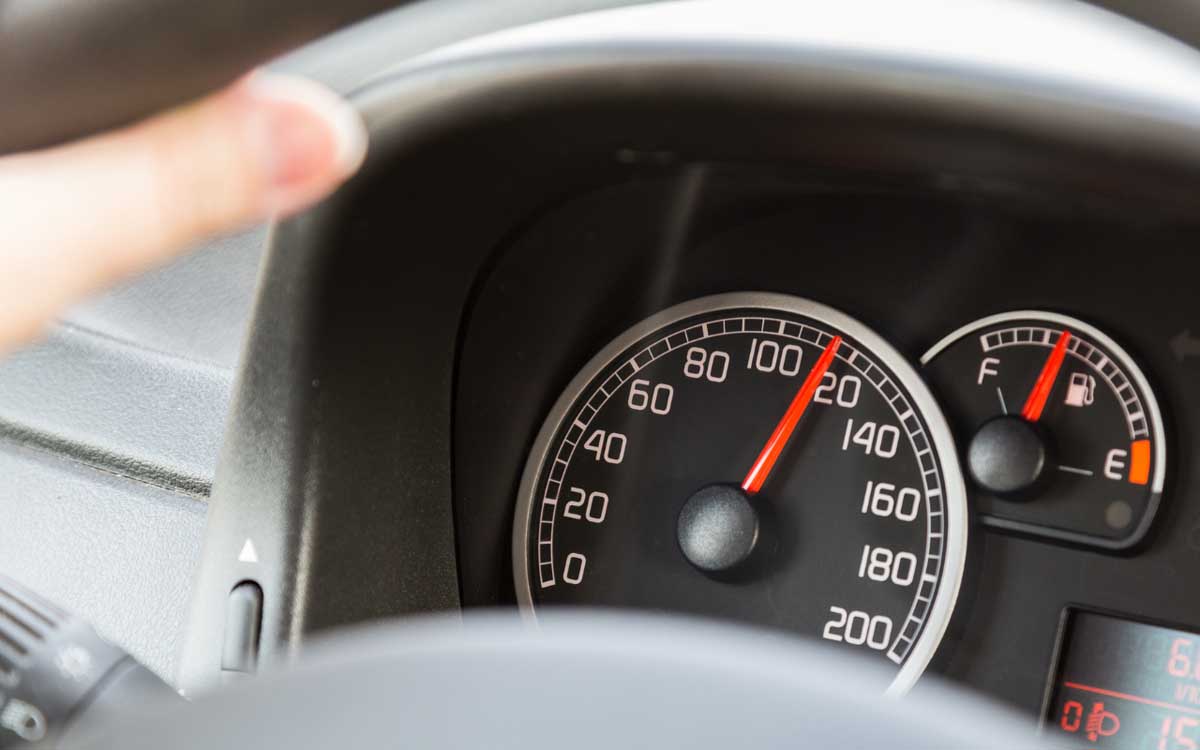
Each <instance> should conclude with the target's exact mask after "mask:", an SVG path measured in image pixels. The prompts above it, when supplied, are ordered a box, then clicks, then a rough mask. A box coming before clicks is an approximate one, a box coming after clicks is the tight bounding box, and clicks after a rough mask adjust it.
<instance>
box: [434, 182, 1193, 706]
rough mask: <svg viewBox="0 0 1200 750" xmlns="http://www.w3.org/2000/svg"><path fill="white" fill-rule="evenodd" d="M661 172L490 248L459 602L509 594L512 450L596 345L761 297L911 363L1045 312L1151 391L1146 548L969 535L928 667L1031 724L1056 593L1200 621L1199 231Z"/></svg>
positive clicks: (464, 400)
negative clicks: (1195, 339) (1191, 428)
mask: <svg viewBox="0 0 1200 750" xmlns="http://www.w3.org/2000/svg"><path fill="white" fill-rule="evenodd" d="M665 171H666V172H668V174H663V173H662V172H655V173H654V174H653V175H647V176H646V177H645V178H644V179H638V180H631V181H627V182H623V183H621V184H615V185H611V186H608V187H604V188H600V189H597V190H596V191H594V192H591V193H588V194H585V195H581V196H577V197H575V198H572V199H567V198H566V197H564V199H563V200H562V201H561V202H560V203H559V204H558V205H557V206H554V207H551V208H549V209H547V211H546V213H545V214H544V215H542V216H540V217H538V218H537V219H536V220H534V221H531V222H530V223H529V224H528V225H526V226H525V227H524V228H523V229H522V230H521V231H520V232H519V233H518V234H517V235H516V236H514V237H513V238H512V241H511V242H510V243H509V244H508V245H507V246H506V247H504V248H501V249H500V250H499V251H498V252H497V254H496V256H495V257H494V259H493V264H492V267H491V268H490V269H489V272H488V274H487V275H486V276H485V277H484V278H482V279H480V281H479V283H478V288H477V290H476V298H475V302H474V305H473V308H472V309H471V310H470V311H469V314H468V316H467V318H466V320H465V321H464V326H463V331H462V337H463V339H462V349H461V357H460V360H459V362H458V367H457V371H458V373H459V376H458V377H459V379H458V383H457V385H456V404H455V424H454V446H455V453H454V466H455V469H454V471H455V473H454V482H455V487H454V498H455V515H456V524H457V527H458V534H459V549H458V554H459V565H460V579H461V585H462V597H463V601H464V603H465V605H466V606H472V607H485V606H498V605H499V606H513V605H514V604H515V592H514V588H513V581H512V574H511V570H512V566H511V547H512V545H511V535H512V517H513V509H514V505H515V502H516V496H517V489H518V485H519V483H520V477H521V472H522V469H523V468H524V462H525V459H526V458H527V457H528V451H529V449H530V447H531V446H532V443H533V440H534V437H535V436H536V434H537V431H538V429H539V428H540V427H541V423H542V420H543V419H544V418H545V415H546V414H547V412H548V411H549V409H550V407H551V406H552V405H553V403H554V401H555V399H556V398H558V396H559V394H560V393H561V392H562V389H563V388H564V387H565V386H566V384H567V383H568V382H569V381H570V380H571V378H572V377H574V376H575V374H576V373H578V372H579V370H580V369H581V368H582V367H583V365H584V364H585V363H586V362H587V361H588V360H589V359H590V358H591V357H592V356H593V355H594V354H595V352H597V351H599V349H600V348H602V347H603V346H604V345H605V344H606V343H607V342H609V341H611V340H612V339H613V338H614V337H615V336H617V335H618V334H620V333H621V332H622V331H624V330H625V329H627V328H629V327H630V326H632V325H633V324H635V323H636V322H638V321H639V320H642V319H644V318H646V317H648V316H649V315H652V314H654V313H655V312H658V311H659V310H662V309H665V308H667V307H670V306H671V305H673V304H677V303H679V302H682V301H685V300H688V299H693V298H696V297H701V296H705V295H708V294H716V293H723V292H731V291H744V290H747V289H762V290H767V291H775V292H781V293H787V294H793V295H797V296H801V297H806V298H809V299H813V300H817V301H819V302H822V303H824V304H826V305H829V306H831V307H835V308H837V309H840V310H842V311H844V312H846V313H847V314H849V315H852V316H853V317H855V318H857V319H858V320H860V321H862V322H863V323H864V324H865V325H867V326H869V327H870V328H872V329H874V330H875V331H876V332H878V333H879V334H880V335H882V336H883V337H884V338H886V339H888V340H889V341H890V342H891V343H892V344H894V345H895V346H896V347H897V348H898V349H900V351H901V352H902V353H904V354H906V355H907V356H908V358H909V359H910V361H913V362H915V361H916V360H917V359H918V358H919V357H920V356H921V355H922V354H923V353H924V352H925V351H927V350H928V349H929V347H931V346H932V345H933V344H935V343H936V342H937V341H938V340H940V339H941V338H942V337H943V336H945V335H946V334H948V333H950V332H951V331H953V330H954V329H955V328H958V327H959V326H961V325H964V324H966V323H968V322H970V321H972V320H975V319H977V318H981V317H984V316H986V315H991V314H995V313H999V312H1006V311H1009V310H1013V309H1053V310H1055V311H1057V312H1062V313H1065V314H1069V315H1074V316H1076V317H1079V318H1081V319H1083V320H1087V321H1089V322H1091V323H1092V324H1094V325H1096V326H1097V327H1098V328H1100V329H1101V330H1104V331H1106V332H1108V333H1109V334H1111V335H1112V337H1113V338H1115V339H1116V340H1118V341H1119V342H1121V344H1122V346H1123V347H1124V348H1125V349H1126V351H1127V352H1129V354H1130V355H1131V356H1132V357H1134V358H1135V359H1136V360H1137V361H1138V362H1139V363H1140V364H1141V366H1142V369H1143V372H1144V373H1145V374H1146V376H1147V378H1148V379H1149V380H1150V384H1151V387H1152V388H1153V390H1154V391H1155V393H1156V394H1157V396H1158V400H1159V404H1160V406H1161V407H1162V411H1163V416H1164V421H1165V423H1166V433H1167V439H1168V441H1169V447H1170V460H1169V464H1170V466H1169V472H1168V475H1167V481H1166V486H1165V488H1164V500H1163V504H1162V506H1161V507H1160V510H1159V515H1158V518H1157V520H1156V522H1155V525H1154V527H1153V528H1152V529H1151V531H1150V533H1149V535H1148V536H1147V537H1146V538H1145V539H1144V540H1143V542H1142V543H1141V545H1140V546H1139V547H1138V548H1137V549H1135V550H1131V551H1129V552H1128V553H1127V555H1126V556H1116V555H1110V554H1099V553H1094V552H1088V551H1083V550H1080V549H1077V548H1072V547H1067V546H1062V545H1056V544H1047V543H1045V542H1038V541H1034V540H1030V539H1025V538H1021V537H1016V536H1011V535H1005V534H995V533H989V532H984V533H978V531H977V530H975V529H973V530H972V537H971V548H970V553H971V554H972V555H973V556H974V559H973V560H971V561H970V563H971V564H972V566H973V568H974V570H972V568H970V567H969V568H968V570H967V572H966V576H965V577H964V590H963V593H962V594H960V598H959V603H958V607H957V610H956V615H955V620H954V622H953V623H952V629H951V632H950V633H949V634H948V636H947V638H946V640H945V641H944V642H943V647H942V649H941V651H940V652H939V654H938V656H937V658H936V659H935V662H934V663H933V664H932V665H931V666H930V671H931V672H940V673H942V674H944V675H946V676H947V677H949V678H950V679H952V680H955V681H960V682H963V683H966V684H969V685H971V686H973V687H974V688H976V689H978V690H980V691H982V692H983V693H985V694H988V695H991V696H993V697H995V698H998V699H1000V700H1002V701H1004V702H1006V703H1009V704H1011V705H1013V706H1015V707H1016V708H1018V709H1020V710H1022V711H1025V712H1027V713H1028V714H1029V715H1030V716H1031V717H1032V716H1036V715H1037V714H1038V712H1039V710H1040V705H1041V699H1042V691H1043V688H1044V686H1045V681H1046V679H1047V675H1048V672H1049V670H1050V666H1051V664H1050V663H1051V656H1052V652H1053V645H1054V641H1055V635H1056V632H1057V627H1058V623H1059V620H1060V617H1061V614H1062V610H1063V608H1064V607H1065V606H1067V605H1068V604H1079V605H1086V606H1090V607H1097V608H1103V609H1106V610H1110V611H1115V612H1134V613H1137V614H1139V615H1141V616H1143V617H1147V618H1154V619H1161V620H1164V621H1169V622H1177V623H1180V624H1181V625H1188V626H1195V625H1200V598H1197V597H1194V596H1190V595H1189V593H1188V592H1187V591H1185V590H1183V589H1182V588H1181V580H1182V579H1181V576H1183V575H1185V574H1191V573H1193V572H1194V571H1195V570H1197V569H1200V496H1196V497H1194V498H1190V497H1187V496H1186V495H1185V494H1183V493H1180V492H1177V491H1175V489H1176V488H1177V487H1181V486H1186V485H1187V484H1188V482H1189V481H1190V478H1191V477H1190V474H1191V470H1190V469H1189V466H1190V465H1191V464H1192V463H1196V462H1200V454H1198V451H1197V446H1196V444H1195V442H1194V441H1193V439H1192V436H1191V434H1190V433H1189V432H1188V431H1186V430H1184V429H1182V428H1183V427H1184V426H1186V422H1185V421H1184V420H1183V419H1181V418H1174V417H1173V412H1175V413H1181V414H1185V415H1188V417H1189V418H1192V419H1196V418H1200V389H1197V388H1196V387H1195V382H1197V381H1198V380H1200V359H1188V360H1186V361H1184V362H1182V363H1181V362H1179V361H1178V360H1177V359H1176V358H1175V356H1174V354H1173V353H1172V351H1171V348H1170V346H1169V341H1170V339H1171V337H1173V336H1175V335H1177V334H1178V333H1179V332H1181V331H1183V330H1184V329H1187V328H1190V329H1191V331H1192V333H1193V334H1194V335H1200V316H1196V315H1195V314H1194V299H1195V289H1196V288H1197V287H1198V286H1200V261H1198V260H1197V259H1196V256H1195V246H1196V243H1195V238H1196V237H1197V236H1200V225H1198V226H1196V227H1192V228H1187V227H1181V226H1180V225H1178V224H1171V223H1166V222H1162V223H1160V222H1159V221H1158V220H1157V219H1156V218H1155V217H1152V216H1148V217H1146V220H1145V221H1144V222H1143V223H1141V224H1137V223H1134V222H1130V221H1129V217H1128V215H1127V214H1121V213H1119V212H1113V211H1110V210H1108V208H1107V207H1106V206H1100V207H1099V208H1097V209H1095V210H1092V209H1091V208H1089V207H1088V206H1086V205H1081V204H1080V203H1071V204H1061V203H1058V205H1061V206H1062V208H1061V210H1053V211H1052V210H1048V209H1046V208H1045V206H1046V205H1048V204H1047V203H1046V202H1044V201H1043V202H1041V204H1040V206H1039V207H1038V208H1036V209H1035V208H1034V207H1033V203H1032V202H1026V201H1024V200H1023V199H1022V197H1021V195H1020V194H1016V193H1012V192H1010V191H1004V190H999V191H997V192H995V193H992V194H985V193H980V192H976V193H975V197H970V198H968V197H962V196H961V195H958V196H956V195H954V194H950V193H942V192H938V191H937V190H934V189H931V190H929V191H927V192H920V191H917V192H915V193H912V192H910V193H908V194H906V195H900V194H899V193H890V192H888V191H887V190H886V189H882V190H881V189H880V188H879V187H878V186H879V185H880V184H881V181H880V180H879V179H877V178H875V177H873V178H872V183H871V184H872V185H873V187H872V188H871V189H860V188H859V187H857V186H856V185H854V184H847V183H845V182H836V183H835V182H830V181H828V180H826V179H825V178H824V177H823V176H822V175H819V174H802V175H794V174H787V173H785V172H781V171H777V170H771V169H762V168H733V167H729V168H726V167H720V168H695V169H688V170H679V171H671V170H665ZM911 187H912V186H911V185H906V186H905V188H906V189H910V188H911ZM959 187H961V186H959ZM1038 199H1039V200H1040V197H1039V198H1038ZM1052 203H1053V202H1052ZM1180 269H1195V275H1194V276H1188V275H1186V274H1181V273H1180V272H1179V271H1180ZM935 395H936V394H935ZM480 467H486V469H481V468H480ZM917 689H918V690H920V683H919V684H918V687H917Z"/></svg>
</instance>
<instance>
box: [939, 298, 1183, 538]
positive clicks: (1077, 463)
mask: <svg viewBox="0 0 1200 750" xmlns="http://www.w3.org/2000/svg"><path fill="white" fill-rule="evenodd" d="M921 364H922V365H923V366H924V368H925V376H926V378H927V379H928V380H929V381H930V383H931V385H932V386H933V388H934V391H935V392H936V393H937V394H938V395H939V396H941V398H942V403H943V406H944V407H945V410H946V413H947V416H948V417H949V418H950V422H951V425H952V427H953V428H954V430H955V432H956V436H957V437H958V440H959V445H960V447H961V450H962V454H963V455H962V458H963V463H964V466H965V468H966V470H967V471H966V473H967V475H968V478H969V483H970V485H971V489H972V490H973V491H974V492H973V494H974V499H975V501H976V507H977V509H978V510H979V514H980V518H981V519H982V521H983V523H985V524H987V525H989V526H993V527H997V528H1001V529H1006V530H1009V531H1014V532H1019V533H1023V534H1029V535H1035V536H1042V537H1050V538H1054V539H1059V540H1063V541H1070V542H1074V543H1079V544H1087V545H1090V546H1095V547H1101V548H1107V549H1122V548H1125V547H1129V546H1131V545H1133V544H1135V543H1137V541H1138V540H1140V539H1141V538H1142V537H1143V536H1144V535H1145V533H1146V531H1147V529H1148V528H1149V526H1150V523H1151V522H1152V520H1153V517H1154V513H1155V511H1156V510H1157V508H1158V503H1159V498H1160V496H1161V494H1162V488H1163V476H1164V472H1165V469H1166V445H1165V442H1164V440H1163V426H1162V417H1161V414H1160V412H1159V408H1158V403H1157V401H1156V400H1155V398H1154V394H1153V393H1152V392H1151V390H1150V386H1149V384H1148V383H1147V382H1146V378H1145V377H1144V376H1143V375H1142V372H1141V370H1140V369H1139V368H1138V366H1137V364H1136V363H1135V362H1134V361H1133V360H1132V359H1131V358H1130V357H1129V355H1128V354H1127V353H1126V352H1125V350H1123V349H1122V348H1121V347H1119V346H1118V345H1117V344H1116V343H1115V342H1114V341H1113V340H1112V339H1110V338H1109V337H1108V336H1106V335H1105V334H1103V333H1101V332H1100V331H1098V330H1096V329H1095V328H1093V327H1092V326H1090V325H1088V324H1087V323H1084V322H1083V321H1081V320H1076V319H1075V318H1071V317H1067V316H1065V315H1058V314H1055V313H1048V312H1039V311H1021V312H1012V313H1004V314H1001V315H993V316H991V317H987V318H983V319H982V320H978V321H975V322H974V323H971V324H969V325H967V326H964V327H963V328H960V329H959V330H957V331H955V332H953V333H951V334H950V335H949V336H947V337H946V338H944V339H942V340H941V341H940V342H938V344H937V345H935V346H934V347H933V348H932V349H930V350H929V352H928V353H926V354H925V356H924V357H922V358H921Z"/></svg>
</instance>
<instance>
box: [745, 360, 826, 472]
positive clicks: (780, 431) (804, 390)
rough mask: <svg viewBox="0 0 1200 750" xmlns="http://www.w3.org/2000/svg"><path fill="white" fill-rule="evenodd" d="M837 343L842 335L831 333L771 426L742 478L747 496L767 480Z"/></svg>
mask: <svg viewBox="0 0 1200 750" xmlns="http://www.w3.org/2000/svg"><path fill="white" fill-rule="evenodd" d="M841 345H842V337H841V336H834V337H833V339H832V340H831V341H830V342H829V344H828V345H827V346H826V347H825V351H823V352H821V357H820V358H819V359H818V360H817V363H816V364H815V365H813V368H812V370H811V371H810V372H809V373H808V376H807V377H805V378H804V383H803V384H801V386H800V390H798V391H796V396H795V398H793V399H792V403H791V404H790V405H789V406H788V408H787V411H785V412H784V413H783V418H782V419H780V420H779V424H777V425H775V431H774V432H772V433H771V437H770V438H768V439H767V444H766V445H764V446H763V449H762V451H761V452H760V453H759V454H758V458H757V459H755V461H754V465H753V466H751V467H750V472H749V473H748V474H746V478H745V479H743V480H742V490H743V491H744V492H745V493H746V494H747V495H756V494H758V491H759V490H760V489H762V486H763V482H765V481H767V476H768V475H769V474H770V473H771V469H773V468H774V467H775V461H776V460H778V458H779V454H781V453H783V448H784V446H786V445H787V442H788V440H789V439H791V437H792V432H794V431H795V429H796V425H797V424H799V422H800V415H802V414H804V410H805V409H806V408H808V402H809V401H812V397H813V394H814V393H816V391H817V386H819V385H820V384H821V378H823V377H825V373H826V372H827V371H828V370H829V366H830V365H832V364H833V358H834V356H836V355H837V350H838V347H840V346H841Z"/></svg>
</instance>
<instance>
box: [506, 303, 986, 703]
mask: <svg viewBox="0 0 1200 750" xmlns="http://www.w3.org/2000/svg"><path fill="white" fill-rule="evenodd" d="M733 309H762V310H773V311H779V312H784V313H791V314H796V315H801V316H805V317H807V318H810V319H812V320H814V321H816V322H819V323H822V324H824V325H827V326H830V327H831V328H834V329H837V330H838V331H841V332H844V333H846V334H847V335H849V336H850V337H852V338H854V339H855V340H857V341H858V342H859V343H860V344H861V345H862V346H863V347H865V348H866V349H868V350H869V351H870V352H871V354H872V355H873V356H874V357H876V358H878V359H879V360H880V361H881V362H882V363H883V364H884V365H886V367H887V368H888V370H889V371H890V373H891V374H892V375H893V376H894V377H895V379H896V381H897V382H898V383H899V384H900V386H902V387H903V389H904V391H905V392H906V393H907V394H908V396H909V398H910V399H911V400H912V404H913V406H915V407H916V409H917V410H918V411H919V413H920V414H921V416H922V418H923V419H924V421H925V424H926V426H927V427H928V430H929V436H928V439H929V442H930V444H931V445H932V446H933V449H934V451H935V453H936V458H937V462H938V465H939V466H940V467H941V473H942V477H941V479H942V491H943V493H944V497H943V501H944V504H945V505H944V507H945V512H946V521H945V539H944V545H945V546H944V549H943V555H944V561H943V563H944V564H943V568H942V572H941V577H940V580H939V582H938V586H937V590H936V592H935V594H934V598H933V602H932V604H931V605H930V607H929V610H928V614H927V615H926V619H925V623H924V625H923V627H922V630H921V632H920V634H919V636H918V638H917V640H916V642H915V643H914V644H913V645H912V647H911V648H910V649H909V651H908V655H907V658H906V659H905V660H904V662H903V664H901V665H900V666H899V669H898V671H897V673H896V676H895V678H894V679H893V681H892V682H891V684H890V685H889V687H888V689H887V694H889V695H902V694H904V693H905V692H907V691H908V690H909V689H910V688H911V687H912V686H913V685H914V684H915V683H916V681H917V679H918V678H919V677H920V676H921V674H922V673H923V672H924V671H925V669H926V667H927V666H928V664H929V662H930V660H931V659H932V658H933V655H934V653H935V652H936V650H937V647H938V646H939V645H940V643H941V641H942V638H943V636H944V635H945V633H946V630H947V628H948V626H949V624H950V619H951V616H952V614H953V611H954V606H955V603H956V601H957V599H958V593H959V590H960V588H961V585H962V577H963V571H964V568H965V565H966V555H967V545H968V526H969V524H968V520H967V519H968V507H967V495H966V485H965V483H964V481H963V476H962V471H961V469H960V467H959V462H958V454H957V448H956V446H955V444H954V440H953V437H952V435H951V432H950V427H949V423H948V422H947V420H946V418H945V415H944V414H943V413H942V410H941V407H940V406H939V405H938V403H937V401H936V400H935V399H934V397H933V394H932V393H931V392H930V390H929V388H928V386H926V384H925V381H924V380H923V379H922V378H921V376H920V375H919V374H918V372H917V370H916V369H915V368H914V367H913V366H912V365H910V364H909V362H908V360H907V359H906V358H905V357H904V356H903V355H902V354H900V352H898V351H897V350H896V349H895V348H894V347H892V346H891V345H890V344H888V343H887V342H886V341H885V340H884V339H883V338H882V337H880V336H879V335H878V334H876V333H875V332H873V331H872V330H870V329H869V328H867V327H866V326H865V325H863V324H862V323H860V322H858V321H857V320H855V319H853V318H851V317H850V316H848V315H846V314H844V313H842V312H839V311H837V310H834V309H833V308H830V307H827V306H825V305H822V304H820V303H817V302H813V301H811V300H807V299H803V298H800V297H794V296H790V295H784V294H776V293H769V292H733V293H727V294H718V295H713V296H709V297H703V298H700V299H695V300H691V301H689V302H684V303H682V304H679V305H675V306H674V307H671V308H669V309H666V310H663V311H662V312H659V313H657V314H655V315H652V316H651V317H649V318H647V319H646V320H644V321H642V322H641V323H638V324H637V325H635V326H633V327H632V328H630V329H628V330H627V331H625V332H624V333H622V334H621V335H619V336H617V337H616V338H615V339H614V340H613V341H612V342H611V343H609V344H608V345H607V346H606V347H604V349H602V350H601V351H600V353H598V354H597V355H596V356H594V357H593V358H592V359H591V360H590V361H589V362H588V363H587V364H586V365H585V366H584V367H583V369H582V370H581V371H580V372H579V374H577V375H576V376H575V377H574V378H573V379H572V380H571V382H570V383H569V384H568V386H567V387H566V389H564V391H563V393H562V395H561V396H560V397H559V399H558V400H557V401H556V402H555V404H554V406H553V408H552V409H551V410H550V412H549V415H548V416H547V418H546V420H545V422H544V423H543V425H542V428H541V430H540V431H539V433H538V435H537V438H536V439H535V441H534V443H533V448H532V450H531V451H530V454H529V458H528V460H527V461H526V464H525V468H524V473H523V475H522V479H521V485H520V489H519V494H518V498H517V505H516V512H515V515H514V521H513V536H512V564H513V577H514V584H515V587H516V593H517V601H518V604H519V606H520V609H521V612H522V614H523V615H524V616H525V617H526V618H528V619H530V620H531V621H536V609H535V605H534V601H533V594H532V589H531V575H532V573H533V571H532V570H531V569H530V568H531V566H530V562H529V553H528V543H529V533H530V530H531V525H532V518H533V512H534V509H535V508H536V507H537V501H538V497H537V495H538V492H537V490H538V484H539V478H540V477H541V473H542V467H543V466H544V464H545V462H546V461H547V460H548V459H549V457H550V451H551V450H552V448H553V445H552V442H553V441H554V438H555V436H556V435H557V434H558V432H559V430H560V429H561V428H562V427H563V425H564V423H565V421H566V420H567V419H568V415H569V414H570V413H571V407H572V406H573V405H575V404H576V402H577V401H578V399H579V398H580V397H581V396H582V395H584V393H585V390H586V389H587V388H588V386H589V385H590V384H591V383H592V382H593V381H594V379H595V378H596V377H597V375H599V374H600V373H601V372H603V371H604V370H605V369H606V368H608V367H609V366H611V365H613V364H614V363H615V360H616V359H617V358H618V357H620V356H621V355H622V354H623V353H625V352H626V351H627V350H628V349H629V348H630V347H631V346H632V345H633V344H635V343H637V342H638V341H640V340H642V339H644V338H646V337H648V336H649V335H650V334H652V333H654V332H655V331H658V330H660V329H663V328H665V327H667V326H670V325H672V324H674V323H677V322H678V321H681V320H683V319H686V318H690V317H693V316H696V315H701V314H707V313H717V312H721V311H724V310H733Z"/></svg>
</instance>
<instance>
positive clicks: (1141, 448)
mask: <svg viewBox="0 0 1200 750" xmlns="http://www.w3.org/2000/svg"><path fill="white" fill-rule="evenodd" d="M1129 481H1130V482H1132V483H1134V484H1145V483H1146V482H1149V481H1150V441H1149V440H1135V441H1133V444H1132V445H1130V446H1129Z"/></svg>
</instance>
